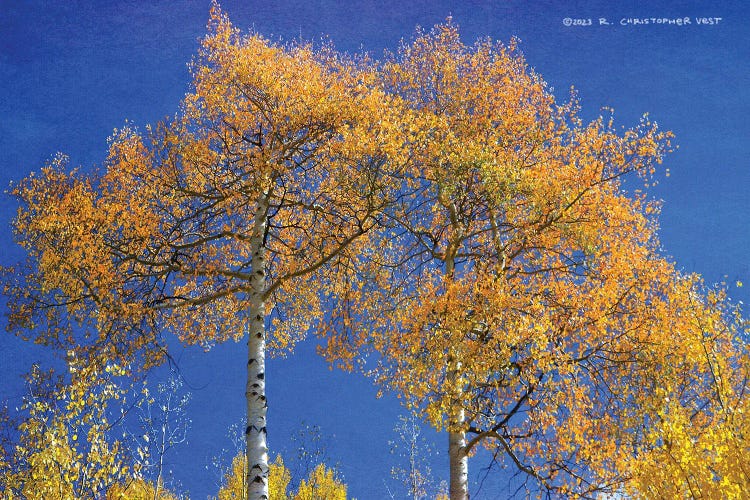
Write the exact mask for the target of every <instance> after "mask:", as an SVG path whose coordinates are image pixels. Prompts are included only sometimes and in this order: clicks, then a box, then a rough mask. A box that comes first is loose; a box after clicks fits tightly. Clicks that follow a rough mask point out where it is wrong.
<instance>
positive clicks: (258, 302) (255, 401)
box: [245, 195, 268, 500]
mask: <svg viewBox="0 0 750 500" xmlns="http://www.w3.org/2000/svg"><path fill="white" fill-rule="evenodd" d="M267 214H268V198H267V197H266V196H265V195H263V196H261V198H260V200H259V201H258V206H257V208H256V212H255V227H254V228H253V233H252V239H251V241H250V245H251V251H252V261H251V262H252V273H253V275H252V279H251V281H250V287H251V289H252V291H251V293H250V309H249V314H250V324H249V331H248V339H247V385H246V388H245V397H246V399H247V428H246V429H245V444H246V447H247V451H246V453H247V481H246V484H247V499H248V500H268V446H267V443H266V410H267V408H268V403H267V401H266V331H265V314H266V313H265V301H264V298H263V293H264V292H265V288H266V274H265V273H266V260H265V249H264V247H263V238H264V236H265V232H266V226H267V224H268V221H267V218H266V217H267Z"/></svg>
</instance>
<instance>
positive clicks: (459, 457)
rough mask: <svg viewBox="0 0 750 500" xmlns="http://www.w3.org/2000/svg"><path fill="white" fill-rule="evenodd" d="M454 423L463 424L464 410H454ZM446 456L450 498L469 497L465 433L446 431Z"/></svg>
mask: <svg viewBox="0 0 750 500" xmlns="http://www.w3.org/2000/svg"><path fill="white" fill-rule="evenodd" d="M454 418H455V419H456V420H455V424H460V425H463V421H464V411H463V410H460V411H458V412H456V415H455V416H454ZM448 457H449V460H450V489H449V492H450V499H451V500H468V498H469V457H468V455H467V454H466V433H465V432H464V431H458V432H450V431H449V432H448Z"/></svg>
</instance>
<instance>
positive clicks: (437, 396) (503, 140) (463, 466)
mask: <svg viewBox="0 0 750 500" xmlns="http://www.w3.org/2000/svg"><path fill="white" fill-rule="evenodd" d="M382 79H383V82H384V83H383V84H384V86H385V87H386V88H387V89H388V90H389V91H390V92H392V93H394V94H396V95H398V96H399V97H401V98H402V99H404V100H405V101H406V102H408V103H409V105H410V106H411V108H412V110H413V112H414V113H416V114H417V115H418V116H419V117H420V119H419V121H418V122H417V123H419V125H418V126H419V127H423V130H422V131H421V133H422V134H423V135H422V136H421V140H418V141H415V142H414V143H413V146H414V149H413V155H414V158H415V162H414V164H413V168H412V169H410V170H408V172H407V173H406V174H405V175H404V176H402V177H401V178H400V180H401V181H402V182H401V183H400V184H399V186H398V189H399V196H394V197H393V198H394V199H397V200H398V203H396V204H395V205H394V207H393V209H392V210H390V211H389V212H388V214H389V222H390V224H391V226H390V227H389V228H388V230H387V231H385V232H384V233H385V236H384V239H385V240H386V241H388V244H387V245H383V248H385V250H386V251H385V252H383V251H378V252H374V253H372V254H370V255H367V256H365V257H363V260H364V261H365V262H364V263H363V264H362V265H360V266H359V268H360V269H363V270H366V272H364V273H365V274H367V275H368V277H370V278H372V280H371V282H370V284H369V285H367V284H365V283H366V280H362V281H361V282H360V283H362V285H361V288H360V289H359V291H358V292H357V293H354V292H352V293H350V294H349V295H345V296H344V297H342V306H341V307H339V308H337V309H336V317H334V318H333V324H334V326H333V328H334V329H336V330H338V331H339V333H340V334H341V336H339V337H338V338H337V337H335V336H334V337H332V339H331V343H330V346H331V356H332V357H334V358H335V357H339V356H341V355H342V346H344V345H346V344H347V343H352V344H353V345H354V347H355V351H357V352H361V349H362V347H367V346H371V347H374V349H375V350H376V351H377V353H378V359H379V367H378V368H377V369H376V370H375V371H376V373H379V378H380V380H381V381H382V382H383V383H385V384H386V385H387V386H389V387H391V388H393V389H395V390H396V391H398V392H399V393H400V394H401V395H402V396H404V397H405V398H406V399H407V401H408V403H409V404H410V405H412V406H415V407H418V408H420V409H422V410H423V411H424V415H425V416H426V417H427V418H428V419H429V421H430V422H431V423H432V424H433V425H435V426H436V427H437V428H439V429H445V430H446V431H447V433H448V451H449V453H448V455H449V457H450V495H451V498H452V499H455V500H462V499H466V498H468V495H469V491H468V458H469V455H470V454H471V453H472V452H473V450H474V449H475V448H476V447H477V446H478V445H479V444H485V445H487V446H489V447H492V448H496V449H497V451H498V456H505V457H506V458H507V460H508V461H509V462H510V463H512V464H513V465H514V466H515V467H516V468H517V469H518V470H519V471H521V472H522V473H524V474H526V475H528V477H529V478H531V479H533V480H534V481H535V483H536V484H537V485H539V486H540V487H542V488H546V489H548V490H549V491H553V492H554V491H558V492H561V493H562V494H566V492H569V491H574V490H575V491H578V492H579V493H581V492H583V493H586V492H589V493H591V492H595V491H599V490H607V489H611V488H610V485H611V484H612V483H617V481H619V480H620V479H622V476H621V475H619V474H618V473H616V472H612V471H609V470H605V469H606V467H603V468H601V469H596V470H594V471H593V472H592V471H591V469H589V468H587V466H592V465H593V464H594V463H595V459H599V458H601V459H603V460H606V459H607V456H606V454H605V453H604V449H605V445H603V444H601V443H607V446H608V445H610V444H612V443H613V442H616V441H617V440H618V439H621V436H620V435H619V434H618V433H617V425H618V424H619V423H620V422H619V419H624V418H625V417H624V416H621V415H618V414H615V415H613V416H612V417H610V418H607V416H608V411H609V410H611V409H612V408H610V407H607V406H606V405H604V406H602V405H600V404H599V403H603V402H604V401H606V399H607V398H611V397H612V394H613V391H616V390H617V387H608V386H607V384H608V383H609V382H610V381H611V380H610V379H609V378H608V377H609V375H608V374H609V373H610V370H613V368H612V367H613V366H614V367H617V366H631V365H630V364H628V363H629V362H628V360H635V359H639V358H640V357H641V356H642V355H643V354H642V353H643V352H647V351H648V348H647V346H648V344H649V342H654V341H657V340H659V339H661V338H662V337H663V334H660V333H659V332H658V331H656V329H655V328H654V327H653V325H652V323H653V321H651V320H652V318H653V316H654V315H655V314H656V312H655V308H654V307H653V304H652V302H653V301H654V300H656V299H657V298H659V297H663V296H668V295H669V288H668V287H669V285H668V284H667V283H668V278H669V277H670V276H671V274H670V272H671V267H670V266H669V264H668V263H667V262H665V261H663V260H661V259H659V258H658V257H657V254H656V249H657V243H656V240H655V236H654V230H655V224H654V223H653V221H652V220H651V219H650V215H649V214H650V213H655V212H656V211H657V209H658V207H657V206H656V205H655V204H652V203H648V202H647V201H646V200H645V198H644V197H643V196H642V195H639V196H635V197H628V196H626V193H625V192H624V190H623V189H622V185H621V182H622V178H623V177H624V176H627V175H641V176H643V177H644V178H649V176H650V175H651V174H652V173H653V169H654V166H655V164H656V163H658V162H660V161H661V157H662V155H663V154H664V153H665V152H666V151H667V150H668V149H669V134H668V133H661V132H659V131H658V130H657V128H656V125H655V124H653V123H651V122H649V121H648V119H647V118H644V119H643V120H642V122H641V123H640V124H639V125H638V126H636V127H635V128H633V129H630V130H625V131H622V132H618V131H617V130H616V129H615V128H614V126H613V124H612V120H611V119H610V120H606V119H604V118H600V119H598V120H595V121H593V122H592V123H589V124H583V122H582V121H581V119H580V118H579V117H578V114H577V112H578V106H577V103H576V101H575V99H573V100H572V101H571V102H569V103H567V104H562V105H559V104H556V102H555V99H554V97H553V95H552V94H551V92H550V91H549V90H548V89H547V87H546V84H545V83H544V81H543V80H542V79H541V78H540V77H539V76H538V75H537V74H535V73H534V72H533V71H531V70H530V69H529V68H528V67H527V66H526V63H525V61H524V59H523V58H522V57H521V55H520V54H519V53H518V50H517V47H516V44H515V42H512V43H511V44H510V45H507V46H506V45H502V44H498V43H493V42H491V41H486V40H485V41H480V42H478V43H477V44H476V45H474V46H473V47H469V46H466V45H464V44H463V43H462V42H461V41H460V39H459V35H458V30H457V29H456V27H455V26H454V25H452V24H451V23H450V21H449V22H448V23H446V24H444V25H440V26H437V27H435V29H433V30H432V31H431V32H430V33H419V34H418V35H417V37H416V39H415V40H414V41H413V42H412V43H411V44H406V45H404V46H403V47H402V49H401V51H400V52H399V54H398V55H396V56H394V57H392V58H391V59H390V60H388V61H387V62H386V63H385V64H384V65H383V68H382ZM405 126H407V125H406V124H405ZM358 321H360V322H363V323H364V325H363V324H360V325H357V322H358ZM352 325H355V326H352ZM357 328H359V331H357ZM649 359H651V358H650V357H649ZM644 366H645V365H644ZM617 373H618V374H620V375H622V370H617ZM605 374H607V377H605V376H604V375H605ZM620 396H621V397H622V398H623V399H627V398H626V397H625V396H623V395H620ZM605 408H606V410H605ZM594 414H596V415H597V416H598V417H602V418H601V419H600V420H598V421H597V420H596V419H595V418H594V417H593V415H594ZM618 436H619V437H618ZM600 444H601V445H600ZM605 463H606V462H605Z"/></svg>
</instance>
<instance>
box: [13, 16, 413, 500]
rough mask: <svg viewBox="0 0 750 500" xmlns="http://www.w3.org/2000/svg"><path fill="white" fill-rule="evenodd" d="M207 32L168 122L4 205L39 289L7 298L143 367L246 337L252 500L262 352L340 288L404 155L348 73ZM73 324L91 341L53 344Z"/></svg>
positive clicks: (221, 23) (372, 90)
mask: <svg viewBox="0 0 750 500" xmlns="http://www.w3.org/2000/svg"><path fill="white" fill-rule="evenodd" d="M208 29H209V33H208V35H207V36H206V37H205V38H204V39H203V41H202V45H201V51H200V54H199V56H198V58H197V59H196V60H195V61H194V62H193V64H192V72H193V83H192V91H191V92H190V93H189V94H188V95H187V96H186V98H185V99H184V102H183V104H182V106H181V109H180V112H179V113H178V115H177V116H176V117H175V118H174V119H173V120H170V121H169V122H167V123H163V124H160V125H158V126H156V127H154V128H152V129H149V130H148V133H147V134H145V135H143V134H140V133H138V132H137V131H135V130H134V129H133V128H132V127H129V126H126V127H125V128H123V129H121V130H119V131H118V132H117V133H116V134H115V136H114V137H113V139H112V141H111V144H110V150H109V157H108V159H107V164H106V169H105V171H104V172H103V173H102V174H101V175H100V176H98V177H96V178H94V177H92V176H86V175H81V174H79V173H76V172H73V173H68V172H67V171H66V170H67V167H66V166H65V165H64V161H62V160H60V161H57V162H56V164H54V165H50V166H48V167H46V168H45V169H43V171H42V175H41V176H39V177H32V178H29V179H27V180H26V181H24V182H23V183H22V184H20V185H19V186H18V187H16V188H15V190H14V193H15V194H16V195H17V197H18V198H19V199H20V201H21V204H22V208H21V210H20V212H19V216H18V218H17V219H16V231H17V233H18V235H19V241H20V242H21V243H22V244H23V245H24V246H25V247H26V248H27V249H28V251H29V254H30V258H31V261H32V264H33V267H32V270H33V272H30V273H28V274H26V275H25V278H24V280H22V281H23V282H22V285H21V286H15V287H11V288H13V289H14V290H15V291H16V294H15V295H14V297H15V298H14V300H13V301H12V304H11V305H12V308H13V313H12V318H13V324H14V325H17V326H19V327H29V326H34V325H35V324H36V323H38V320H42V321H44V322H46V323H45V324H46V325H47V328H46V329H43V330H42V331H41V333H40V334H39V337H38V338H39V339H40V340H41V341H44V342H55V343H58V344H60V345H61V346H66V345H83V346H85V347H86V348H87V352H88V353H89V354H91V355H97V356H100V355H107V356H115V355H119V356H124V357H128V356H132V354H133V353H134V352H137V351H138V350H143V351H145V352H146V353H148V354H149V356H151V358H150V359H152V361H153V362H158V361H159V356H160V355H162V356H163V350H160V349H159V345H160V344H161V342H159V338H160V335H163V334H165V333H167V332H173V333H175V334H176V335H177V336H178V337H179V338H180V339H182V340H183V341H185V342H188V343H198V344H201V345H204V346H211V345H213V344H214V343H217V342H221V341H223V340H226V339H228V338H234V339H241V338H245V339H246V340H247V348H248V352H247V360H246V364H247V382H246V390H245V395H246V399H247V428H246V431H245V438H246V442H247V463H248V464H249V466H248V467H247V474H248V478H247V479H248V480H247V482H246V484H247V488H248V490H247V498H249V499H261V498H267V497H268V484H267V478H268V457H267V445H266V409H267V401H266V392H265V381H266V373H265V356H266V352H267V348H271V349H272V350H275V352H280V353H283V352H285V351H286V350H288V349H290V348H291V347H292V346H293V344H294V343H295V342H296V341H297V340H298V339H300V338H302V337H303V336H304V335H305V333H306V332H307V331H308V330H309V329H310V328H311V327H312V326H314V324H315V322H316V321H318V320H320V319H321V318H322V317H323V315H324V308H323V305H322V304H323V300H324V299H323V297H324V296H325V294H327V293H333V292H334V291H335V290H337V289H338V287H341V286H346V285H347V284H346V283H345V282H341V281H339V280H337V279H336V278H335V276H336V275H337V273H338V271H336V268H337V266H344V265H346V264H347V262H348V260H349V258H348V257H347V254H348V253H349V252H350V251H351V249H352V248H354V247H355V246H356V245H358V244H359V243H358V240H359V239H361V238H362V237H363V236H364V235H366V234H367V232H368V231H369V230H370V229H371V228H372V227H373V225H374V224H375V223H376V218H377V215H378V214H379V213H380V211H381V210H382V205H383V203H384V202H385V201H384V196H383V195H384V193H385V191H384V187H383V185H382V182H383V177H382V175H381V170H382V169H383V167H384V166H385V165H389V166H393V165H398V164H400V163H403V162H406V161H408V155H407V153H406V150H405V148H404V147H403V143H404V141H405V140H406V139H405V135H404V134H403V133H402V132H401V131H400V130H399V129H397V128H396V124H397V123H399V122H398V121H397V120H396V119H395V118H396V117H397V116H398V114H399V110H398V106H397V105H396V102H397V99H395V98H393V97H389V96H388V95H387V94H386V93H384V92H383V91H382V90H379V87H378V85H375V84H374V83H373V78H372V77H371V76H370V74H369V73H368V72H367V71H364V70H363V69H361V67H360V65H359V63H355V62H352V61H350V60H347V59H345V58H343V57H341V56H338V55H337V54H336V53H335V52H334V51H332V50H331V49H328V48H321V49H320V50H317V51H314V50H313V49H312V47H310V46H307V45H296V46H289V47H282V46H277V45H274V44H272V43H270V42H269V41H267V40H265V39H263V38H262V37H260V36H258V35H247V36H244V35H241V34H240V33H239V32H238V30H237V29H235V28H234V27H233V26H232V25H231V23H230V22H229V20H228V18H227V16H226V15H225V14H224V13H222V12H221V10H220V9H219V7H218V6H217V5H216V4H214V6H213V8H212V10H211V18H210V22H209V27H208ZM68 321H75V322H77V323H80V324H84V325H89V326H90V328H89V329H87V330H79V331H83V332H84V333H82V334H80V335H79V336H78V337H77V338H73V337H70V336H63V335H61V334H60V332H62V329H61V328H59V327H58V325H59V324H60V323H61V322H68ZM269 323H270V327H271V328H270V330H269V329H268V328H267V326H268V324H269ZM269 332H270V333H272V335H270V336H269V335H268V334H269Z"/></svg>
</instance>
